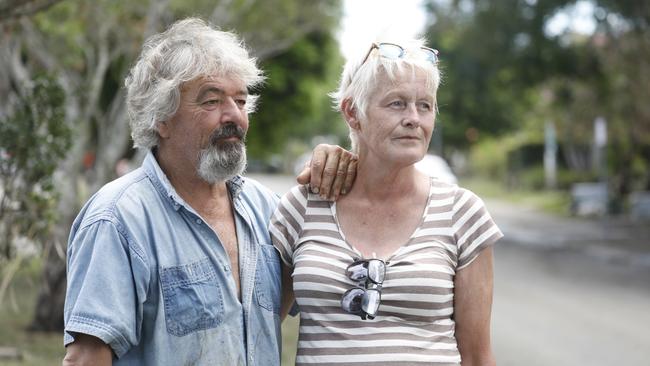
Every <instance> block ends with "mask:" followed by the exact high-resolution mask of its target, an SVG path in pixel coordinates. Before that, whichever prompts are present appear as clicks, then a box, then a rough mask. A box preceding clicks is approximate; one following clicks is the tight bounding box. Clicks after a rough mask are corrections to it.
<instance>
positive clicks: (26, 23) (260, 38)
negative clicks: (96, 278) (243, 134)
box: [0, 0, 340, 329]
mask: <svg viewBox="0 0 650 366" xmlns="http://www.w3.org/2000/svg"><path fill="white" fill-rule="evenodd" d="M197 14H198V15H200V16H202V17H203V18H206V19H208V20H210V21H211V22H213V23H214V24H217V25H219V26H220V27H221V28H222V29H226V30H230V29H233V30H236V32H237V33H239V34H240V35H242V37H243V38H244V40H245V41H246V44H247V45H248V46H249V47H250V48H251V49H252V51H253V54H254V55H255V56H256V57H257V58H258V59H259V60H260V61H261V62H262V63H263V64H264V65H265V67H269V68H271V65H272V64H273V61H272V59H274V58H276V57H282V55H283V54H284V53H286V52H287V50H289V49H291V48H292V47H293V46H294V45H295V44H297V43H300V42H309V38H308V37H311V35H312V34H330V33H331V32H332V30H333V29H334V27H335V26H336V21H337V18H338V15H339V14H340V1H339V0H321V1H309V2H301V1H298V0H276V1H262V0H221V1H216V2H215V1H206V0H190V1H180V0H156V1H153V0H152V1H138V2H132V1H111V0H98V1H88V0H63V1H61V2H59V3H58V4H56V5H54V6H52V7H50V8H48V9H47V10H46V11H42V12H40V13H38V14H36V15H35V16H31V17H21V18H18V19H15V20H13V21H7V22H5V23H3V24H2V27H3V30H4V32H3V37H2V38H0V92H1V93H2V95H9V96H11V95H14V94H20V93H23V90H22V86H23V85H28V84H29V82H30V81H31V80H33V79H34V78H35V75H37V74H38V73H40V72H41V71H42V70H48V71H49V72H51V73H53V74H54V75H56V79H57V82H58V83H59V84H60V85H61V86H62V89H63V91H64V93H65V106H64V111H65V119H66V120H67V121H74V122H75V123H74V126H73V130H74V131H75V134H74V139H73V141H72V146H71V147H70V149H69V152H68V154H66V156H65V158H64V159H61V160H59V161H58V164H57V168H56V172H55V174H54V177H55V181H54V185H55V187H63V189H61V190H60V191H59V194H60V200H59V204H58V206H57V208H56V212H57V214H58V216H57V220H56V225H53V226H52V227H51V231H50V236H49V239H50V241H51V242H52V243H53V245H56V246H58V247H60V248H64V247H65V243H66V241H67V235H68V233H69V228H70V226H71V223H72V220H73V219H74V217H75V215H76V214H77V213H78V211H79V209H80V207H81V205H82V204H83V202H85V201H86V199H87V198H88V196H89V195H90V194H91V193H93V192H95V191H96V190H97V189H98V188H99V187H100V186H101V185H103V184H104V183H105V182H107V181H109V180H110V179H112V178H114V177H115V175H116V172H115V167H116V163H117V162H118V161H119V160H120V159H123V158H125V157H126V158H130V159H132V164H133V165H137V164H139V161H140V159H141V158H142V156H141V155H140V154H137V153H136V152H135V151H133V150H132V149H131V142H130V138H129V128H128V124H127V116H126V110H125V108H124V89H123V88H122V83H123V80H124V77H125V74H126V72H127V71H128V68H129V66H130V64H131V63H132V62H133V61H134V58H135V57H136V55H137V53H138V52H139V49H140V46H141V44H142V41H143V38H145V37H147V36H148V35H150V34H153V33H155V32H158V31H160V30H162V29H163V28H164V27H165V26H167V25H168V24H171V23H172V22H173V21H174V20H176V19H178V18H181V17H184V16H187V15H197ZM305 40H307V41H305ZM311 40H312V41H316V40H317V38H311ZM323 42H324V43H323V44H325V43H326V42H325V41H323ZM324 55H325V56H326V57H331V56H332V54H331V53H329V52H327V53H324ZM320 62H322V63H329V62H331V60H328V59H327V58H325V57H323V58H322V59H320ZM314 67H315V66H314ZM312 70H313V68H308V67H305V68H296V70H294V72H295V77H296V78H304V79H305V80H307V81H308V82H306V83H305V84H300V86H299V87H298V89H299V90H298V95H299V96H300V95H303V94H300V93H303V92H304V93H305V94H304V95H309V94H311V93H312V91H309V90H307V89H309V85H310V84H309V83H310V82H309V80H311V79H312V77H311V76H309V73H310V72H312ZM313 80H320V79H319V77H318V76H316V77H314V79H313ZM311 83H312V85H314V84H315V83H316V82H315V81H311ZM11 86H15V87H11ZM291 97H294V96H293V95H292V96H291ZM283 103H289V102H288V101H287V100H271V99H270V98H267V97H266V96H265V99H264V100H263V104H264V105H265V106H266V105H268V106H274V105H282V104H283ZM0 108H3V107H2V106H0ZM262 108H264V107H262ZM0 112H1V110H0ZM303 112H305V113H306V114H311V113H313V112H312V109H311V108H305V109H303ZM0 115H2V113H0ZM294 117H296V115H292V116H291V118H294ZM299 123H300V122H298V121H295V120H280V119H276V121H275V124H276V126H278V127H279V128H284V127H281V126H285V125H294V126H296V125H298V124H299ZM262 132H263V133H266V130H260V131H256V132H255V133H262ZM60 253H61V252H57V251H50V252H49V255H48V257H47V258H46V265H45V268H44V273H43V286H42V290H41V293H40V295H39V299H38V304H37V307H36V314H35V319H34V321H33V325H34V327H35V328H38V329H60V328H61V326H62V316H61V314H62V309H63V299H64V294H65V261H64V259H65V258H64V257H63V256H62V255H60Z"/></svg>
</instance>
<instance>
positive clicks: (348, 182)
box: [341, 157, 359, 194]
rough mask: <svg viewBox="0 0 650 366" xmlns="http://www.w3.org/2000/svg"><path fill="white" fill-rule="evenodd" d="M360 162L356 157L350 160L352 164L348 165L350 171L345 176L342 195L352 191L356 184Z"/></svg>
mask: <svg viewBox="0 0 650 366" xmlns="http://www.w3.org/2000/svg"><path fill="white" fill-rule="evenodd" d="M358 162H359V160H357V158H356V157H354V158H353V159H350V164H348V171H347V174H346V175H345V182H343V189H341V193H343V194H347V193H348V192H350V189H352V184H353V183H354V178H356V177H357V164H358Z"/></svg>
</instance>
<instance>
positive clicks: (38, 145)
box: [0, 76, 72, 302]
mask: <svg viewBox="0 0 650 366" xmlns="http://www.w3.org/2000/svg"><path fill="white" fill-rule="evenodd" d="M7 102H8V106H7V110H6V111H5V112H7V114H6V115H4V116H2V117H0V263H4V264H7V263H10V262H12V261H15V263H20V261H21V260H22V256H21V255H19V254H17V249H19V248H17V242H19V240H20V239H22V240H23V241H27V242H30V243H32V242H33V243H35V244H41V245H43V246H45V245H47V244H49V243H50V242H49V241H48V240H47V238H48V235H49V233H50V229H51V226H52V224H53V223H54V222H55V219H56V214H55V209H56V204H57V199H58V194H57V190H56V187H55V186H54V179H53V176H52V175H53V173H54V171H55V169H56V166H57V164H58V162H59V160H61V159H62V158H63V157H64V155H65V153H66V152H67V151H68V148H69V147H70V145H71V137H72V131H71V129H70V124H69V123H68V122H67V121H66V120H65V113H64V110H63V107H64V103H65V100H64V93H63V90H62V89H61V87H60V86H59V85H57V83H56V81H55V80H54V79H53V78H52V77H49V76H38V77H37V78H36V79H35V80H34V81H33V83H32V85H30V86H29V87H28V88H26V90H25V94H24V95H21V96H19V97H18V100H16V101H15V102H13V103H12V102H11V101H7ZM20 249H22V250H25V248H20ZM39 249H42V250H45V251H47V249H48V248H42V247H41V248H39ZM3 267H4V265H3ZM9 268H17V266H10V267H9ZM12 275H13V273H12V272H11V271H5V272H4V276H5V277H4V278H2V281H0V282H1V283H2V285H0V302H2V298H3V293H4V290H5V289H6V286H7V285H8V284H9V282H10V279H11V276H12Z"/></svg>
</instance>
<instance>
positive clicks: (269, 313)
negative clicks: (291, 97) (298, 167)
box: [63, 19, 354, 366]
mask: <svg viewBox="0 0 650 366" xmlns="http://www.w3.org/2000/svg"><path fill="white" fill-rule="evenodd" d="M262 80H263V77H262V75H261V71H260V70H259V69H258V68H257V66H256V64H255V60H254V59H252V58H250V57H249V55H248V53H247V51H246V50H245V49H244V48H243V47H242V46H241V43H240V41H239V40H238V39H237V37H236V36H235V35H233V34H231V33H227V32H221V31H218V30H215V29H213V28H211V27H210V26H208V25H206V24H205V23H204V22H202V21H200V20H197V19H187V20H183V21H180V22H177V23H176V24H174V25H173V26H172V27H171V28H170V29H169V30H167V31H165V32H163V33H161V34H158V35H155V36H153V37H151V38H150V39H149V40H147V42H146V43H145V45H144V48H143V51H142V53H141V55H140V58H139V60H138V62H137V63H136V65H135V66H134V67H133V69H132V70H131V73H130V76H129V77H128V78H127V80H126V88H127V106H128V110H129V115H130V117H131V128H132V137H133V140H134V143H135V145H136V146H137V147H139V148H143V149H147V150H149V152H148V154H147V157H146V158H145V160H144V162H143V164H142V167H141V168H139V169H138V170H136V171H134V172H132V173H129V174H127V175H125V176H124V177H121V178H119V179H117V180H115V181H113V182H111V183H108V184H107V185H106V186H104V187H103V188H102V189H101V190H100V191H99V192H97V193H96V194H95V195H94V196H93V197H92V198H91V199H90V200H89V202H88V203H87V204H86V205H85V206H84V208H83V209H82V211H81V212H80V213H79V216H78V217H77V219H76V220H75V222H74V224H73V227H72V230H71V233H70V240H69V243H68V291H67V295H66V304H65V339H64V343H65V345H66V348H67V349H66V356H65V358H64V360H63V364H64V365H86V364H92V365H111V364H115V365H265V366H266V365H278V364H279V363H280V346H279V345H280V342H281V338H280V328H279V316H278V312H279V307H280V294H281V288H280V286H281V280H280V263H279V259H278V255H277V253H276V252H275V251H274V249H273V246H272V245H271V240H270V237H269V233H268V229H267V225H268V222H269V218H270V216H271V214H272V213H273V211H274V209H275V207H276V205H277V197H276V195H275V194H273V193H271V192H270V191H269V190H268V189H266V188H264V187H263V186H261V185H260V184H259V183H257V182H255V181H253V180H250V179H246V178H242V177H241V176H240V175H239V174H240V173H241V172H242V171H243V169H244V167H245V165H246V150H245V146H244V137H245V134H246V131H247V129H248V113H249V112H251V111H252V110H253V109H254V107H255V105H254V104H255V98H254V97H253V96H251V95H248V91H249V90H251V89H253V88H255V87H256V86H258V85H259V84H260V83H261V81H262ZM350 156H351V155H350V154H348V153H341V149H340V148H331V147H328V146H325V147H320V148H317V149H316V151H315V153H314V163H313V164H312V168H311V172H305V173H304V174H302V175H301V179H303V183H305V181H304V179H306V178H307V177H308V176H309V175H310V173H311V176H312V178H314V179H312V182H311V185H312V187H314V188H320V190H321V194H322V195H329V196H336V195H337V194H338V193H337V192H338V191H339V190H340V188H341V186H342V185H343V184H344V180H345V178H344V177H345V172H346V171H347V170H348V169H350V170H354V162H352V163H350V161H351V158H350ZM337 163H338V164H337ZM337 169H338V171H337ZM323 170H324V171H325V172H326V173H325V175H323V176H321V174H323ZM327 172H329V173H327ZM352 175H353V174H350V175H349V177H351V176H352ZM330 184H331V185H332V186H333V189H332V190H330V187H329V185H330ZM345 184H346V185H347V186H349V184H350V181H349V179H347V182H345Z"/></svg>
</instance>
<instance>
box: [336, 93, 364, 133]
mask: <svg viewBox="0 0 650 366" xmlns="http://www.w3.org/2000/svg"><path fill="white" fill-rule="evenodd" d="M341 113H343V118H345V122H347V124H348V126H350V128H351V129H353V130H358V129H359V127H360V125H359V118H358V117H357V108H356V107H355V106H354V103H352V99H350V98H347V99H344V100H343V101H342V102H341Z"/></svg>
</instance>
